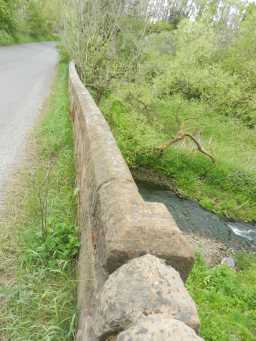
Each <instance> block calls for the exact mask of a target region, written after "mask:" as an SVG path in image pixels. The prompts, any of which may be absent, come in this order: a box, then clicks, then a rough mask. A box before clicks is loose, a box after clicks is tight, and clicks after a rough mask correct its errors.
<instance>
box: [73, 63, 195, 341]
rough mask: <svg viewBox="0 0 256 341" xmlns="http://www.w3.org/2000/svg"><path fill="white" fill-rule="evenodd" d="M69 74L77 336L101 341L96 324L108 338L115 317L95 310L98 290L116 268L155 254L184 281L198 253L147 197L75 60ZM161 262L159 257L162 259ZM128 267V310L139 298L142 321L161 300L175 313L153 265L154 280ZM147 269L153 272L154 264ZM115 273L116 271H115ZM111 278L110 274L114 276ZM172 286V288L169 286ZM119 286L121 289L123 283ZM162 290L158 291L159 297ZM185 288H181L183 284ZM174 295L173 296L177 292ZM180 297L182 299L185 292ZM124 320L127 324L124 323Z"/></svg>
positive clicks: (161, 210) (163, 209)
mask: <svg viewBox="0 0 256 341" xmlns="http://www.w3.org/2000/svg"><path fill="white" fill-rule="evenodd" d="M69 80H70V82H69V84H70V95H71V116H72V119H73V121H74V135H75V153H76V173H77V187H78V193H79V198H78V199H79V200H78V222H79V226H80V231H81V252H80V258H79V285H78V309H79V316H80V318H79V327H78V337H77V340H79V341H80V340H81V341H82V340H83V341H85V340H86V341H95V340H97V341H98V339H97V336H96V335H95V333H94V331H93V330H92V329H93V327H94V325H95V323H96V322H97V326H96V329H97V328H98V330H100V328H101V329H103V332H105V329H107V330H108V329H110V334H108V335H106V336H111V335H113V334H111V332H112V329H113V328H112V326H110V325H108V323H111V321H110V322H109V321H105V322H104V320H103V319H102V320H101V322H99V321H98V320H97V317H96V319H95V316H94V311H95V302H96V300H95V294H96V293H97V292H99V291H100V289H101V288H102V287H103V285H104V283H105V281H106V279H107V277H108V275H109V274H111V273H112V272H114V271H116V269H118V268H119V267H121V266H122V265H123V264H125V263H126V262H127V261H128V260H130V259H133V258H135V257H140V256H142V255H145V254H148V253H149V254H152V255H155V256H157V257H159V258H162V259H164V260H166V262H167V263H168V264H170V265H172V266H173V267H174V268H175V269H176V270H177V271H179V273H180V275H181V276H182V278H183V279H185V278H186V277H187V275H188V273H189V272H190V270H191V268H192V265H193V262H194V252H193V249H192V248H191V246H190V245H189V244H188V242H187V241H186V239H185V238H184V236H183V234H182V232H181V231H180V230H179V229H178V228H177V225H176V223H175V222H174V220H173V218H172V216H171V215H170V213H169V212H168V211H167V209H166V208H165V206H164V205H162V204H155V203H150V204H148V203H145V202H144V200H143V199H142V197H141V195H140V194H139V192H138V189H137V186H136V184H135V182H134V180H133V178H132V176H131V173H130V171H129V168H128V166H127V164H126V162H125V160H124V159H123V157H122V154H121V152H120V150H119V149H118V147H117V144H116V141H115V139H114V137H113V135H112V133H111V130H110V128H109V126H108V124H107V122H106V121H105V119H104V117H103V115H102V114H101V112H100V110H99V108H98V107H97V106H96V104H95V103H94V100H93V99H92V97H91V95H90V94H89V92H88V91H87V89H86V88H85V87H84V85H83V84H82V82H81V81H80V79H79V77H78V74H77V72H76V69H75V65H74V63H71V64H70V75H69ZM158 262H160V261H159V260H158ZM153 263H154V262H153ZM155 263H156V261H155ZM160 263H161V262H160ZM128 266H129V267H128V269H130V270H129V271H131V273H132V277H133V278H134V279H135V282H134V285H133V286H132V288H133V290H130V292H129V290H126V288H125V285H124V284H122V278H123V282H126V283H127V278H126V279H125V277H122V273H121V275H120V277H119V280H120V283H121V284H122V288H123V289H122V290H123V292H124V294H125V295H126V296H125V300H127V302H128V306H130V309H132V307H133V305H134V303H136V301H138V302H139V304H138V305H137V307H139V308H138V309H142V310H143V311H142V312H139V310H138V311H135V314H132V311H130V312H129V314H130V315H131V316H132V317H133V318H134V319H136V318H137V317H136V316H137V315H138V316H141V315H143V314H146V313H147V310H149V309H152V310H153V311H154V312H155V311H156V312H157V307H158V306H160V307H161V309H162V310H163V311H165V310H166V311H167V313H168V314H169V313H170V312H169V310H168V309H167V308H166V307H167V306H170V304H169V302H165V303H164V302H162V303H161V304H159V301H161V296H159V297H158V299H157V290H156V287H157V285H155V286H154V285H153V284H152V280H153V278H154V277H155V278H157V274H156V270H154V269H155V268H154V266H153V268H152V278H151V280H149V283H148V284H147V285H146V284H145V279H146V281H147V280H148V278H147V276H149V274H147V273H145V272H143V269H141V268H140V267H139V266H138V267H137V270H139V271H141V272H142V273H141V274H140V273H137V274H136V273H134V271H135V272H136V271H137V270H136V269H135V268H134V269H132V268H131V265H130V264H129V265H128ZM162 266H163V267H165V268H166V265H164V264H162ZM148 269H149V271H150V267H148ZM171 271H174V270H171ZM113 276H116V273H114V274H113ZM158 276H159V280H160V282H161V283H160V287H164V284H163V283H164V279H163V277H164V276H162V275H158ZM177 276H178V274H177V273H176V272H175V276H174V277H177ZM149 277H150V276H149ZM111 278H112V276H111V277H110V280H111ZM128 278H129V277H128ZM179 280H180V279H179ZM136 281H137V282H136ZM140 281H141V282H142V285H141V287H140V286H139V282H140ZM136 285H138V292H136V290H137V287H136ZM166 286H167V287H168V286H169V284H166ZM113 288H114V290H119V289H118V286H117V287H115V286H114V287H113ZM110 289H111V287H110V288H109V289H108V282H107V283H106V286H104V290H110ZM148 290H149V291H148ZM162 291H163V293H164V294H163V300H165V298H166V296H168V295H167V293H166V292H164V290H162ZM162 291H161V290H160V291H159V292H160V293H161V295H162ZM181 292H183V291H182V290H181ZM152 293H154V295H155V296H154V297H155V298H154V299H153V298H152V301H151V300H150V295H151V294H152ZM129 295H132V296H129ZM140 295H141V296H142V299H141V300H140V299H139V296H140ZM143 295H144V296H143ZM159 295H160V294H159ZM175 295H176V294H175ZM175 295H174V296H175ZM186 295H187V293H186ZM186 295H185V296H186ZM169 296H170V297H172V295H169ZM174 296H173V298H171V299H172V300H173V304H174V306H175V305H176V303H175V302H176V301H175V299H176V298H175V297H174ZM177 296H178V297H182V295H181V293H179V294H177ZM187 296H188V295H187ZM103 297H104V295H103ZM143 297H144V300H143ZM116 298H118V299H119V297H118V295H117V297H116V295H115V294H113V297H112V296H111V295H110V299H113V302H114V303H113V304H114V306H115V305H116V304H117V308H119V305H120V304H122V300H121V299H119V301H117V302H115V299H116ZM148 299H149V300H148ZM107 300H108V299H107ZM134 300H135V301H134ZM145 300H148V301H149V304H148V305H147V304H146V305H145V306H144V305H143V302H144V301H145ZM124 302H125V304H126V303H127V302H126V301H124ZM192 303H193V302H192ZM103 304H104V307H106V310H107V307H108V302H107V301H104V299H103ZM183 306H184V303H183V301H182V302H181V307H180V309H181V311H180V312H178V311H177V312H175V313H173V312H172V313H173V315H174V316H176V315H179V316H181V315H182V310H183ZM185 306H186V305H185ZM104 309H105V308H104ZM109 309H110V310H111V305H109ZM192 310H193V309H192ZM120 311H121V310H120ZM150 313H151V312H150ZM193 313H194V311H193V312H192V313H191V316H192V317H188V316H186V314H188V312H187V311H184V314H185V315H184V314H183V315H184V316H183V320H186V321H188V320H190V322H191V324H195V325H197V322H195V321H194V322H193V323H192V320H193V318H194V317H193ZM99 314H100V316H101V317H102V318H103V317H104V314H103V315H101V313H100V312H99ZM129 314H128V318H129V316H130V315H129ZM135 315H136V316H135ZM171 316H172V315H171ZM112 317H113V318H114V320H113V323H116V324H117V327H116V326H114V329H115V330H116V334H117V333H118V332H119V331H120V330H122V329H118V328H119V327H120V323H118V321H116V320H115V315H114V314H113V316H112ZM112 317H111V318H112ZM121 317H122V316H121ZM133 318H132V319H131V322H132V321H133ZM134 321H135V320H134ZM136 321H137V320H136ZM128 322H129V321H128ZM190 322H189V323H190ZM123 324H125V323H123V321H122V325H123ZM128 324H129V323H128ZM128 324H127V325H128ZM195 328H196V327H195Z"/></svg>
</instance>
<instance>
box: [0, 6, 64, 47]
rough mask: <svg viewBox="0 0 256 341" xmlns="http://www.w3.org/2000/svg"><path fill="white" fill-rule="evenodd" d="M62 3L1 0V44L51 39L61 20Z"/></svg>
mask: <svg viewBox="0 0 256 341" xmlns="http://www.w3.org/2000/svg"><path fill="white" fill-rule="evenodd" d="M59 6H60V1H58V0H56V1H48V0H47V1H42V0H27V1H25V2H24V1H22V0H0V44H1V45H2V44H4V45H8V44H12V43H15V42H27V41H30V40H35V39H36V40H38V39H51V38H52V37H53V35H54V33H55V32H56V31H57V28H58V23H59V19H60V11H59Z"/></svg>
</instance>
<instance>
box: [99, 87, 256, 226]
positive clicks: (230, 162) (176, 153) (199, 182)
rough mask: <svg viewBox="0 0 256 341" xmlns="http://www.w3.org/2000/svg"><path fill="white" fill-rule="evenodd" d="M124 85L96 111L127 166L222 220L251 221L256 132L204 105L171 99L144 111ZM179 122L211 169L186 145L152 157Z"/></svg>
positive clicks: (255, 201) (255, 212)
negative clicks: (157, 177)
mask: <svg viewBox="0 0 256 341" xmlns="http://www.w3.org/2000/svg"><path fill="white" fill-rule="evenodd" d="M125 86H126V85H122V84H119V89H118V90H116V89H115V88H114V89H113V90H112V94H109V95H107V96H105V98H104V99H103V100H102V101H101V108H102V110H103V112H104V113H105V116H106V118H107V119H108V121H109V123H110V125H111V127H112V130H113V132H114V135H115V137H116V139H117V141H118V144H119V147H120V149H121V150H122V153H123V155H124V156H125V158H126V160H127V162H128V164H129V166H130V167H131V168H136V167H146V168H150V169H152V170H154V171H155V172H156V173H161V174H164V175H165V176H167V178H169V180H170V183H171V184H173V186H174V187H175V188H176V189H177V190H178V191H179V192H180V193H181V194H182V195H183V196H184V197H188V198H191V199H193V200H196V201H198V202H199V203H200V204H201V206H203V207H205V208H207V209H209V210H211V211H213V212H215V213H217V214H219V215H221V216H225V217H228V218H230V219H236V220H243V221H253V220H255V217H256V168H255V164H256V159H255V155H256V153H255V151H256V139H255V133H256V129H255V128H252V129H249V128H247V127H246V126H245V125H244V124H243V123H242V122H241V121H239V120H238V119H235V118H231V117H225V116H223V115H219V114H215V113H213V112H212V111H211V108H210V107H209V106H206V105H205V104H203V103H200V102H196V101H186V100H184V99H183V98H182V99H180V98H177V97H175V96H173V97H171V96H170V97H167V98H164V99H161V100H159V99H151V100H149V104H148V106H147V107H146V108H143V107H142V106H140V105H139V104H138V103H136V101H131V100H130V99H129V98H128V97H127V95H126V94H125V91H126V90H124V87H125ZM117 88H118V87H117ZM138 96H140V94H138ZM139 99H140V100H142V97H139ZM177 113H179V117H178V119H177V115H176V114H177ZM179 120H180V121H182V122H184V129H185V130H186V131H188V132H190V133H192V134H194V136H196V137H197V139H198V141H200V143H201V144H202V146H203V147H204V149H206V150H207V151H208V152H209V153H211V154H212V155H213V156H214V157H215V159H216V163H215V164H213V163H212V162H211V161H210V159H209V158H207V157H206V156H205V155H203V154H201V153H199V152H198V151H197V149H196V148H195V146H194V145H193V144H192V143H191V142H189V141H186V142H184V141H182V142H180V143H178V144H176V145H173V146H172V147H170V148H169V149H167V150H166V151H165V152H164V153H163V155H162V156H159V154H158V153H156V148H157V147H159V146H160V145H161V144H162V143H166V142H167V141H168V140H170V139H171V138H173V137H174V136H175V135H176V133H177V131H178V130H179V127H178V126H179V124H180V123H179Z"/></svg>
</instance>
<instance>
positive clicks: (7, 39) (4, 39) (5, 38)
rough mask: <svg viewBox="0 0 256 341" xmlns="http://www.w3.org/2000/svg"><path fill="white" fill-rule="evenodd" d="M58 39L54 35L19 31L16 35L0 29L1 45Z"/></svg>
mask: <svg viewBox="0 0 256 341" xmlns="http://www.w3.org/2000/svg"><path fill="white" fill-rule="evenodd" d="M51 40H57V37H54V36H32V35H29V34H25V33H17V34H15V36H13V35H11V34H9V33H7V32H6V31H3V30H0V46H9V45H14V44H26V43H34V42H41V41H51Z"/></svg>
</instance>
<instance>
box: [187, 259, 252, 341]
mask: <svg viewBox="0 0 256 341" xmlns="http://www.w3.org/2000/svg"><path fill="white" fill-rule="evenodd" d="M236 264H237V269H236V271H235V270H233V269H230V268H228V267H227V266H225V265H219V266H216V267H214V268H208V267H207V266H206V265H205V263H204V261H203V260H202V258H201V257H198V259H197V261H196V264H195V266H194V268H193V271H192V273H191V274H190V277H189V279H188V281H187V287H188V289H189V291H190V293H191V295H192V296H193V298H194V300H195V302H196V303H197V306H198V311H199V315H200V320H201V335H202V336H203V337H204V338H205V340H206V341H231V340H239V341H243V340H244V341H245V340H246V341H253V340H255V339H256V255H255V254H254V255H253V254H245V253H239V254H237V255H236Z"/></svg>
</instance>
